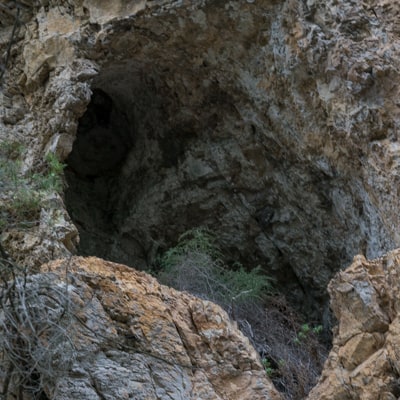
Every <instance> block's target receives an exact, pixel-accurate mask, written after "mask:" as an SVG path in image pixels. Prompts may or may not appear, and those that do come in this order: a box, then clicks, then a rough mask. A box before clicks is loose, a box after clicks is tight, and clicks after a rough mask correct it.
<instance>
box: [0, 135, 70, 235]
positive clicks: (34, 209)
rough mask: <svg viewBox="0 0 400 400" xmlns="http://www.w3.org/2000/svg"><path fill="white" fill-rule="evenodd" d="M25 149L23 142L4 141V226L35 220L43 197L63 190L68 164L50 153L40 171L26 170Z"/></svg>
mask: <svg viewBox="0 0 400 400" xmlns="http://www.w3.org/2000/svg"><path fill="white" fill-rule="evenodd" d="M23 151H24V148H23V146H22V145H20V144H19V143H15V142H1V143H0V227H1V228H3V229H4V228H6V227H13V226H18V227H29V226H31V225H32V224H35V223H36V222H37V221H38V219H39V213H40V208H41V203H42V201H43V198H44V197H45V196H46V195H48V194H49V193H51V192H61V190H62V171H63V169H64V164H62V163H60V162H59V161H58V160H57V158H56V156H55V155H54V154H51V153H49V154H48V155H47V156H46V160H45V163H44V166H43V167H42V168H41V171H40V172H35V173H34V172H28V173H22V171H21V168H22V162H21V158H22V154H23Z"/></svg>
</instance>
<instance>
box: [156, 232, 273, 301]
mask: <svg viewBox="0 0 400 400" xmlns="http://www.w3.org/2000/svg"><path fill="white" fill-rule="evenodd" d="M160 265H161V272H160V273H159V275H158V277H159V279H160V281H161V282H162V283H165V284H167V285H170V286H172V287H174V288H176V289H178V290H185V291H188V292H190V293H193V294H195V295H197V296H199V297H202V298H205V299H208V300H212V301H214V302H216V303H218V304H221V305H222V306H223V307H225V308H228V307H231V306H232V304H233V303H234V304H242V303H245V302H246V301H249V300H250V299H256V298H261V297H262V296H264V295H265V294H266V293H267V292H268V291H269V290H270V288H271V282H270V279H269V278H268V277H267V276H265V275H263V274H262V273H261V269H260V268H259V267H258V268H255V269H253V270H252V271H249V272H248V271H246V270H245V269H244V268H243V266H241V265H236V266H235V267H236V268H235V269H233V270H231V269H228V268H227V266H226V265H225V264H224V262H223V261H222V254H221V251H220V249H219V248H218V246H217V245H216V243H215V238H214V236H213V235H212V233H211V232H210V231H209V230H207V229H205V228H196V229H192V230H190V231H188V232H185V233H184V234H183V235H182V236H180V238H179V241H178V244H177V245H176V246H175V247H173V248H171V249H169V250H168V251H167V252H166V253H165V254H164V255H163V256H162V257H161V259H160Z"/></svg>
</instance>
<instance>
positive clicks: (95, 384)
mask: <svg viewBox="0 0 400 400" xmlns="http://www.w3.org/2000/svg"><path fill="white" fill-rule="evenodd" d="M41 275H42V277H43V279H47V280H48V279H49V277H50V278H51V284H52V285H59V286H60V287H61V286H62V285H64V284H65V283H66V277H67V280H68V292H69V293H70V298H71V300H72V305H71V309H74V310H75V317H74V318H73V319H72V320H73V324H72V326H70V327H69V332H70V333H69V335H70V337H69V339H70V341H71V342H72V343H73V346H74V348H75V349H76V350H77V356H76V357H75V360H74V363H73V365H72V366H71V369H70V371H69V372H68V373H67V374H64V375H63V376H59V377H58V378H57V380H56V381H51V382H46V384H45V392H46V395H47V396H48V398H49V399H57V400H61V399H63V400H67V399H71V400H72V399H82V400H85V399H87V400H89V399H90V400H96V399H141V400H142V399H156V398H157V399H163V400H164V399H165V400H167V399H170V400H177V399H182V400H188V399H202V400H206V399H210V400H211V399H212V400H217V399H218V400H222V399H226V400H235V399H237V400H243V399H260V400H261V399H263V400H267V399H271V400H279V399H281V397H280V395H279V394H278V393H277V392H276V390H275V389H274V388H273V386H272V384H271V382H270V380H269V378H268V377H267V375H266V373H265V371H264V368H263V367H262V365H261V364H260V361H259V359H258V356H257V354H256V352H255V350H254V349H253V348H252V346H251V345H250V344H249V341H248V340H247V338H245V337H244V336H243V335H242V334H241V332H240V331H239V330H238V329H237V328H236V326H235V325H234V324H233V323H232V322H231V321H230V320H229V318H228V316H227V314H226V313H225V312H224V311H223V310H222V309H221V308H220V307H218V306H216V305H215V304H213V303H210V302H208V301H203V300H200V299H198V298H195V297H193V296H191V295H189V294H185V293H180V292H177V291H175V290H173V289H170V288H168V287H166V286H162V285H160V284H158V282H157V281H156V280H155V279H154V278H152V277H150V276H149V275H147V274H145V273H144V272H137V271H135V270H133V269H131V268H128V267H126V266H123V265H119V264H114V263H111V262H106V261H103V260H101V259H98V258H94V257H90V258H80V257H74V258H71V259H64V260H58V261H54V262H52V263H49V264H46V265H44V266H43V267H42V268H41ZM50 339H51V338H50ZM67 347H70V346H66V348H67Z"/></svg>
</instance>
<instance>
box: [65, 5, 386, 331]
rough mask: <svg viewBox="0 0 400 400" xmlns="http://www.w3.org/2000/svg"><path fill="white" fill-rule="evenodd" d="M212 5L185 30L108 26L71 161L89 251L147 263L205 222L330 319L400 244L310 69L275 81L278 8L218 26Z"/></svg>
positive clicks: (242, 257)
mask: <svg viewBox="0 0 400 400" xmlns="http://www.w3.org/2000/svg"><path fill="white" fill-rule="evenodd" d="M213 7H219V5H218V4H212V5H210V6H209V7H208V8H204V9H203V10H200V11H199V12H198V13H197V14H196V15H195V16H193V15H192V14H189V13H190V11H186V10H183V11H182V13H188V15H185V16H184V18H187V20H185V21H186V22H185V24H184V23H182V21H181V20H179V18H178V17H177V16H175V15H172V14H171V15H167V16H162V17H159V18H156V19H154V20H150V19H146V18H144V17H143V18H141V17H138V18H137V19H136V20H135V22H134V23H133V25H132V23H131V22H129V23H128V22H127V21H119V22H116V23H115V24H114V26H113V30H112V31H110V32H109V34H108V36H107V43H106V45H105V46H106V47H105V50H104V51H103V55H104V57H103V58H104V60H103V61H102V62H101V67H100V68H99V72H98V74H97V75H96V76H95V77H94V78H93V79H92V81H91V82H90V87H91V91H92V98H91V101H90V103H89V104H88V106H87V110H86V112H85V114H84V115H83V116H82V117H81V118H80V119H79V121H78V129H77V133H76V139H75V142H74V145H73V149H72V152H71V154H70V155H69V157H68V159H67V161H66V163H67V168H66V171H65V176H66V181H67V185H68V189H67V190H66V193H65V200H66V206H67V209H68V212H69V214H70V216H71V218H72V219H73V221H74V223H75V224H76V226H77V227H78V229H79V232H80V246H79V254H82V255H96V256H99V257H102V258H105V259H108V260H111V261H116V262H120V263H123V264H127V265H129V266H132V267H136V268H139V269H148V268H150V267H151V266H152V265H153V264H154V261H155V260H156V258H157V256H158V255H159V254H161V253H162V252H163V251H165V250H166V249H168V248H169V247H170V246H172V245H174V244H175V243H176V242H177V240H178V237H179V235H181V234H182V233H184V232H185V231H187V230H188V229H190V228H193V227H198V226H206V227H208V228H209V229H210V230H211V231H213V232H214V233H215V235H216V237H217V238H218V244H219V245H220V247H221V249H222V250H223V253H224V255H225V257H226V261H227V263H228V264H229V263H232V264H233V263H234V262H235V261H239V262H241V263H242V264H243V265H244V266H245V268H248V269H251V268H253V267H255V266H257V265H260V266H261V267H262V269H263V270H264V271H265V273H266V274H268V275H269V276H272V277H273V278H274V279H275V281H276V284H277V286H278V288H279V289H280V290H282V291H283V292H284V293H285V294H286V295H287V296H288V298H289V299H290V300H291V301H292V303H293V304H294V305H295V306H296V307H298V308H300V309H301V310H302V311H303V312H305V313H307V315H309V318H310V320H315V321H323V323H324V325H325V326H327V325H329V321H328V320H329V306H328V296H327V292H326V287H327V284H328V282H329V281H330V279H331V278H332V277H333V275H334V274H335V273H336V272H337V271H338V270H340V269H341V268H343V267H345V266H347V265H348V264H349V263H350V262H351V260H352V258H353V257H354V256H355V255H356V254H359V253H362V254H365V255H366V256H367V257H377V256H379V255H381V254H383V253H384V252H385V251H387V250H388V249H390V248H391V247H392V246H393V243H392V241H391V239H390V234H388V232H387V231H386V228H385V224H384V223H383V222H382V220H381V217H380V211H379V206H377V204H376V202H374V199H373V198H371V196H370V194H369V192H368V187H367V183H366V182H365V181H364V177H363V169H362V166H361V165H360V160H362V157H361V156H360V157H353V153H354V154H356V151H359V150H358V147H357V146H358V144H357V143H355V144H352V143H349V140H348V136H346V134H345V133H341V132H339V133H338V132H336V133H331V131H332V129H331V128H329V126H328V125H327V116H326V115H327V110H326V109H325V108H324V107H322V106H321V102H320V99H318V98H317V97H316V96H311V95H310V93H312V92H317V83H316V82H315V80H313V78H312V73H311V71H307V70H306V69H305V68H304V67H303V66H301V65H299V66H297V69H296V70H294V72H293V74H294V75H295V78H296V79H288V78H287V74H286V75H285V73H283V72H279V71H278V72H277V69H276V63H277V61H276V58H275V59H271V57H269V55H270V54H271V52H273V51H274V49H275V47H274V46H278V44H277V43H276V42H274V40H275V39H274V32H273V27H274V26H276V24H275V25H274V23H275V22H274V18H275V17H274V13H273V12H272V11H271V13H270V14H268V16H266V15H267V14H264V15H258V14H253V11H252V9H251V8H250V7H249V6H246V5H243V7H242V8H240V7H239V8H238V9H237V10H236V9H235V10H234V11H232V12H233V13H236V14H234V15H235V17H232V15H230V16H229V15H225V14H224V13H223V12H221V10H219V11H218V13H217V14H216V15H218V16H219V17H218V18H219V19H220V18H225V19H226V21H220V20H219V19H217V18H215V17H214V11H215V10H213ZM265 7H270V8H271V10H274V5H273V4H271V5H269V3H268V5H265ZM274 12H276V10H275V11H274ZM203 14H204V15H206V17H207V21H208V26H209V29H207V30H206V31H205V30H204V29H203V27H202V24H201V21H202V18H205V17H204V15H203ZM189 15H190V17H189ZM196 18H197V19H196ZM234 18H237V19H240V21H241V24H240V25H235V24H233V23H232V21H234ZM266 20H267V22H268V24H269V25H268V24H266ZM199 21H200V22H199ZM281 23H283V22H282V21H281ZM213 24H215V26H216V27H217V28H216V29H211V28H210V26H213ZM225 25H226V26H227V27H228V26H229V27H230V30H226V31H225V30H224V29H221V26H225ZM261 25H263V26H264V25H265V26H269V27H270V28H269V29H270V31H268V30H266V31H265V32H264V31H263V32H262V35H261V33H260V31H259V30H258V29H257V26H261ZM260 41H262V43H264V45H265V46H266V45H267V44H268V45H269V46H270V48H267V47H265V49H264V47H263V48H262V51H261V50H260ZM274 54H275V53H274ZM278 56H279V53H276V57H278ZM282 57H283V56H282ZM260 60H261V61H262V62H261V61H260ZM278 61H279V59H278ZM281 62H282V63H284V62H286V61H284V60H282V61H281ZM282 68H283V67H282ZM266 79H268V82H264V80H266ZM291 85H296V86H293V87H292V86H291ZM264 86H265V87H267V88H268V90H266V89H263V88H264ZM301 90H303V92H302V91H301ZM282 93H284V95H283V94H282ZM305 104H307V107H305V106H304V105H305ZM310 110H311V111H310ZM352 146H353V147H352ZM352 152H353V153H352Z"/></svg>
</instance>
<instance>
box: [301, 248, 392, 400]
mask: <svg viewBox="0 0 400 400" xmlns="http://www.w3.org/2000/svg"><path fill="white" fill-rule="evenodd" d="M329 293H330V296H331V299H332V304H331V306H332V309H333V311H334V313H335V315H336V317H337V319H338V327H337V328H336V332H335V337H334V341H333V348H332V351H331V353H330V355H329V357H328V360H327V362H326V364H325V367H324V371H323V374H322V376H321V378H320V381H319V383H318V385H317V386H316V387H315V388H314V389H313V390H312V391H311V393H310V395H309V396H308V399H309V400H328V399H329V400H339V399H340V400H346V399H349V400H350V399H360V400H376V399H385V400H395V399H398V398H399V397H400V353H399V348H400V347H399V346H400V342H399V338H400V250H396V251H393V252H391V253H389V254H387V255H385V256H384V257H382V258H379V259H376V260H373V261H367V260H366V259H365V258H364V257H362V256H357V257H355V258H354V261H353V264H352V265H351V266H350V267H349V268H347V269H346V270H345V271H343V272H340V273H339V274H338V275H337V276H336V277H335V278H334V279H333V280H332V281H331V283H330V284H329Z"/></svg>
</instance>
